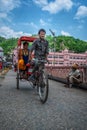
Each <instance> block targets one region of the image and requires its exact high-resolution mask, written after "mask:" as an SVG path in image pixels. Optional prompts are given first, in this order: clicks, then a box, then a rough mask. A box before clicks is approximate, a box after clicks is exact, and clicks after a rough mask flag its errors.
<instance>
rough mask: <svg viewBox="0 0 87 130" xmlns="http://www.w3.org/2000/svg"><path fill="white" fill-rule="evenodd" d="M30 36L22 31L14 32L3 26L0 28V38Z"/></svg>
mask: <svg viewBox="0 0 87 130" xmlns="http://www.w3.org/2000/svg"><path fill="white" fill-rule="evenodd" d="M30 35H31V34H28V33H24V32H22V31H19V32H15V31H14V30H13V29H11V28H9V27H7V26H3V27H1V28H0V36H2V37H5V38H11V37H15V38H17V37H20V36H30Z"/></svg>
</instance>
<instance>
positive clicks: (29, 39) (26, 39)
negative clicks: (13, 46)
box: [18, 36, 37, 46]
mask: <svg viewBox="0 0 87 130" xmlns="http://www.w3.org/2000/svg"><path fill="white" fill-rule="evenodd" d="M35 39H37V38H36V37H28V36H22V37H20V38H19V39H18V46H21V41H27V42H33V41H34V40H35Z"/></svg>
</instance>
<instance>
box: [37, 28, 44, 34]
mask: <svg viewBox="0 0 87 130" xmlns="http://www.w3.org/2000/svg"><path fill="white" fill-rule="evenodd" d="M40 32H44V33H46V31H45V29H43V28H41V29H40V30H39V31H38V34H40Z"/></svg>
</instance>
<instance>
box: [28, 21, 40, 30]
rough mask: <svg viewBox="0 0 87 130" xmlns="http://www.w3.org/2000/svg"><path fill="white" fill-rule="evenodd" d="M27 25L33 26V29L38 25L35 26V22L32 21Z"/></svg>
mask: <svg viewBox="0 0 87 130" xmlns="http://www.w3.org/2000/svg"><path fill="white" fill-rule="evenodd" d="M29 25H30V26H32V27H33V28H35V29H37V28H38V26H37V25H36V24H34V23H33V22H31V23H30V24H29Z"/></svg>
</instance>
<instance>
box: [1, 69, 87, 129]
mask: <svg viewBox="0 0 87 130" xmlns="http://www.w3.org/2000/svg"><path fill="white" fill-rule="evenodd" d="M49 85H50V89H49V97H48V100H47V102H46V103H45V104H41V102H40V100H39V97H38V94H37V91H36V89H33V88H32V86H31V85H30V84H29V83H28V82H23V81H22V82H20V89H19V90H17V89H16V73H15V72H13V71H12V70H10V71H9V72H8V73H7V74H6V75H5V78H3V79H2V78H0V130H87V91H86V90H80V89H76V88H65V87H64V84H62V83H58V82H56V81H51V80H49Z"/></svg>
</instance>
